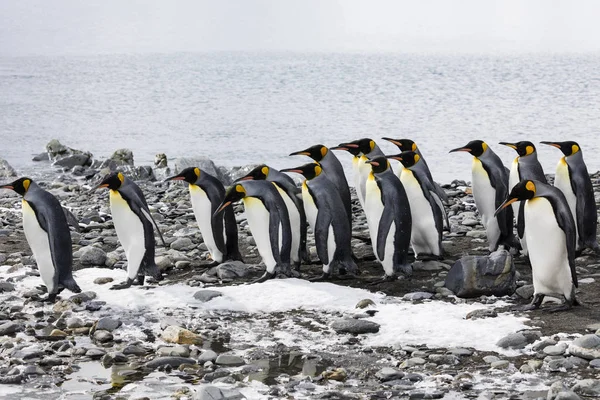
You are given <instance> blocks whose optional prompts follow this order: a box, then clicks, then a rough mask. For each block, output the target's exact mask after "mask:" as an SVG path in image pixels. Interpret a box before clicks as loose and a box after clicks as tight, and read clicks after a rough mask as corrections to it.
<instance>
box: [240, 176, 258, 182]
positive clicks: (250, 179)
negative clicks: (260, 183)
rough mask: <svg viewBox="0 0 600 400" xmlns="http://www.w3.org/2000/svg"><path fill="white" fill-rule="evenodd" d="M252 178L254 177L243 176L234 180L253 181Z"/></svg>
mask: <svg viewBox="0 0 600 400" xmlns="http://www.w3.org/2000/svg"><path fill="white" fill-rule="evenodd" d="M253 180H254V177H252V176H244V177H243V178H240V179H237V180H236V182H239V181H253Z"/></svg>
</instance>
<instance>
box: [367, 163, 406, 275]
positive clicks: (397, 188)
mask: <svg viewBox="0 0 600 400" xmlns="http://www.w3.org/2000/svg"><path fill="white" fill-rule="evenodd" d="M367 164H370V166H371V169H372V171H371V174H370V175H369V179H367V184H366V186H365V188H366V192H365V215H366V216H367V224H368V225H369V231H370V232H371V242H372V243H373V250H374V253H375V255H376V257H377V260H378V261H379V262H380V263H381V265H382V266H383V271H384V275H383V278H382V280H383V281H387V280H394V279H395V278H396V276H397V275H398V274H402V275H405V276H411V275H412V265H411V264H410V263H409V262H408V249H409V247H410V237H411V224H412V216H411V213H410V210H411V208H410V204H409V202H408V197H407V195H406V191H405V190H404V185H403V184H402V182H400V179H398V177H397V176H396V175H395V174H394V173H393V172H392V170H391V169H390V163H389V161H388V160H387V159H386V158H385V157H374V158H372V159H371V160H367Z"/></svg>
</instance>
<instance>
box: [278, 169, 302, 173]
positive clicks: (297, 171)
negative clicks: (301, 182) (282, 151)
mask: <svg viewBox="0 0 600 400" xmlns="http://www.w3.org/2000/svg"><path fill="white" fill-rule="evenodd" d="M279 172H293V173H295V174H303V173H304V171H302V170H301V169H299V168H284V169H280V170H279Z"/></svg>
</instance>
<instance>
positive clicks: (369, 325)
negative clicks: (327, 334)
mask: <svg viewBox="0 0 600 400" xmlns="http://www.w3.org/2000/svg"><path fill="white" fill-rule="evenodd" d="M379 327H380V325H379V324H377V323H375V322H371V321H366V320H364V319H340V320H337V321H334V322H333V323H332V324H331V328H332V329H333V330H334V331H336V332H337V333H353V334H361V333H377V332H379Z"/></svg>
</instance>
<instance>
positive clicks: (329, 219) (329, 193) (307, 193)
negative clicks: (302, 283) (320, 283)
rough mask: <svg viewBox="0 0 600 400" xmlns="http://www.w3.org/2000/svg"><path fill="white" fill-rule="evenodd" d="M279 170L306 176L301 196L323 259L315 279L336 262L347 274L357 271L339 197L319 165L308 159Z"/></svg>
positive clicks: (344, 212)
mask: <svg viewBox="0 0 600 400" xmlns="http://www.w3.org/2000/svg"><path fill="white" fill-rule="evenodd" d="M281 172H295V173H298V174H302V175H303V176H304V177H305V178H306V180H305V181H304V182H303V183H302V199H303V201H304V208H305V211H306V219H307V220H308V223H309V224H310V226H311V227H312V230H313V232H314V233H315V245H316V247H317V255H318V256H319V259H320V260H321V262H322V263H323V275H322V276H321V277H319V278H317V279H316V280H319V279H328V278H330V277H331V272H332V270H333V268H335V267H336V266H337V267H339V268H340V270H342V269H343V271H345V272H349V273H350V274H356V273H358V267H357V266H356V263H355V262H354V260H353V259H352V250H351V240H352V230H351V227H350V225H349V223H348V216H347V214H346V210H345V209H344V205H343V203H342V198H341V197H340V194H339V192H338V190H337V188H336V187H335V186H334V184H333V183H332V182H331V181H330V180H329V179H328V178H327V176H326V173H325V172H323V169H322V168H321V166H320V165H319V164H318V163H310V164H305V165H302V166H300V167H297V168H287V169H282V170H281ZM340 272H341V271H340Z"/></svg>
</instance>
